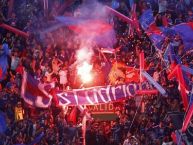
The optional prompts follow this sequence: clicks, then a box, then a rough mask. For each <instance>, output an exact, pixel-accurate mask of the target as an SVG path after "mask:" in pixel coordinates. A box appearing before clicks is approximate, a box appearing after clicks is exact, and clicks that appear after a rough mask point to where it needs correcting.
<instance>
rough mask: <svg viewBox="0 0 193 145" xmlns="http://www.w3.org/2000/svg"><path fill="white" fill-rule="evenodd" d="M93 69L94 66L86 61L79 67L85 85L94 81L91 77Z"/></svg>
mask: <svg viewBox="0 0 193 145" xmlns="http://www.w3.org/2000/svg"><path fill="white" fill-rule="evenodd" d="M92 67H93V66H92V65H91V64H89V63H88V62H86V61H84V62H83V63H82V64H81V65H79V66H78V67H77V70H78V71H77V73H78V75H79V76H80V78H81V80H82V82H83V83H88V82H90V81H92V79H93V78H92V75H91V70H92Z"/></svg>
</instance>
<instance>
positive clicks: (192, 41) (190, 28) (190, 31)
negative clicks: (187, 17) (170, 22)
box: [171, 22, 193, 50]
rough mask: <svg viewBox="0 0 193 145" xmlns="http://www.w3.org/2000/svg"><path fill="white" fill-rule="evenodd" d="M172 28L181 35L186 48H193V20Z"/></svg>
mask: <svg viewBox="0 0 193 145" xmlns="http://www.w3.org/2000/svg"><path fill="white" fill-rule="evenodd" d="M171 29H173V30H174V31H175V32H176V33H178V34H179V35H180V36H181V38H182V40H183V43H184V46H185V50H190V49H192V48H193V37H192V36H193V22H189V23H182V24H179V25H175V26H173V27H172V28H171Z"/></svg>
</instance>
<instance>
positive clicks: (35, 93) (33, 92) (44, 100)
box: [21, 72, 52, 108]
mask: <svg viewBox="0 0 193 145" xmlns="http://www.w3.org/2000/svg"><path fill="white" fill-rule="evenodd" d="M50 89H51V85H50V84H43V83H41V82H40V81H38V80H35V79H34V78H33V77H32V76H31V75H30V74H28V73H27V72H24V74H23V80H22V91H21V96H22V98H23V99H24V101H25V102H26V103H28V104H29V105H31V106H34V107H40V108H46V107H49V106H50V105H51V100H52V96H51V94H50V93H49V91H50Z"/></svg>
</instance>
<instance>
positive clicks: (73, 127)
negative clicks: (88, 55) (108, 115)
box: [0, 0, 193, 145]
mask: <svg viewBox="0 0 193 145" xmlns="http://www.w3.org/2000/svg"><path fill="white" fill-rule="evenodd" d="M100 2H102V3H105V4H111V3H112V5H114V4H115V3H118V5H117V10H118V11H119V12H121V13H123V14H125V15H127V16H130V10H131V6H130V5H129V2H128V1H119V0H117V1H116V0H113V1H107V0H106V1H100ZM62 3H63V1H54V2H52V7H50V13H49V14H48V15H46V16H45V13H44V11H43V4H42V3H41V2H40V1H28V0H26V1H22V2H21V3H17V2H15V5H14V9H15V10H14V9H13V12H12V13H11V15H10V16H8V10H7V9H8V8H9V3H8V4H6V2H4V3H3V5H2V6H1V12H2V18H1V19H2V20H3V22H4V23H7V24H9V25H11V26H13V27H16V28H20V29H23V31H25V32H27V33H29V34H30V37H29V38H28V39H25V38H22V37H21V36H18V35H15V34H13V33H11V32H9V31H7V30H4V29H0V32H1V33H0V44H3V43H7V44H8V45H9V48H10V50H11V53H10V56H9V58H8V62H9V68H8V71H7V74H6V76H5V78H4V79H3V80H1V82H0V111H1V112H3V113H4V115H5V116H6V123H7V129H6V131H5V132H4V133H2V134H0V145H13V144H27V143H30V142H32V141H33V140H34V139H35V138H36V137H37V136H38V135H40V134H41V133H44V136H43V138H42V139H41V141H40V142H39V143H38V144H40V145H71V144H72V145H73V144H74V145H78V144H82V143H83V138H82V133H81V122H82V116H83V114H81V113H79V115H77V123H76V124H75V123H74V122H71V121H70V120H69V119H68V115H69V114H70V111H71V110H72V109H73V108H70V109H68V110H67V111H66V112H65V111H64V110H63V109H62V108H60V107H57V106H55V105H54V104H53V105H52V106H51V107H49V108H47V109H40V108H33V107H29V106H28V105H27V104H26V103H25V102H24V101H23V99H22V98H21V95H20V91H21V83H22V75H23V72H24V70H25V71H27V72H28V73H30V74H31V75H33V76H34V78H35V79H37V80H39V81H42V82H47V83H53V82H54V83H55V87H58V88H60V89H62V90H67V89H71V88H80V86H81V83H80V80H78V79H76V71H75V68H74V65H73V64H74V62H75V61H76V57H75V53H76V50H77V49H78V48H79V45H80V44H79V43H78V42H75V41H74V39H73V38H74V36H75V35H76V34H74V33H73V32H72V30H69V29H68V28H67V27H62V28H59V29H57V30H55V31H54V32H51V33H48V34H47V35H46V36H45V37H44V38H41V37H40V35H38V32H39V30H42V29H43V28H44V27H47V26H49V25H51V24H53V23H54V22H53V20H52V18H53V16H55V15H57V9H58V7H59V6H60V4H62ZM81 3H82V2H81V1H78V0H77V1H75V2H74V4H72V5H71V6H70V7H69V8H67V9H66V10H65V11H64V14H66V13H67V14H68V15H73V12H74V11H75V9H76V8H77V7H78V5H80V4H81ZM136 4H137V8H136V11H137V15H138V16H140V15H141V14H142V12H143V11H144V10H146V9H147V8H151V9H152V10H153V12H154V15H155V22H156V25H157V26H172V25H176V24H179V23H182V22H192V21H193V13H192V10H193V3H192V1H191V0H184V1H183V0H181V1H178V0H157V1H156V0H140V1H139V0H137V1H136ZM45 17H46V18H45ZM114 29H115V31H116V37H117V43H116V45H115V47H117V46H121V49H120V51H118V52H117V54H116V61H118V62H121V63H124V64H125V65H127V66H132V67H136V68H138V67H139V60H138V56H139V53H140V52H141V51H143V52H144V53H145V59H146V63H147V64H146V68H147V72H148V73H149V74H150V75H151V76H153V77H154V79H155V80H156V81H157V82H159V83H160V84H161V85H162V86H163V87H164V88H165V89H166V91H167V97H163V96H162V95H156V96H143V97H141V100H140V101H139V102H137V101H136V99H134V98H131V99H128V100H125V101H124V105H123V106H121V107H119V109H117V110H115V112H116V114H117V119H116V120H114V121H97V120H91V121H88V122H87V129H86V145H121V144H123V145H137V144H141V145H159V144H160V145H161V144H162V145H166V144H168V145H169V144H174V143H173V140H172V138H171V134H172V132H174V131H175V130H177V128H176V127H175V125H174V124H173V122H172V119H171V118H166V116H167V113H168V112H182V113H183V112H184V108H183V104H182V100H181V96H180V93H179V90H178V83H177V81H176V80H168V78H167V74H168V73H169V72H170V71H171V70H170V66H169V65H168V62H165V61H164V59H163V57H162V54H160V52H159V53H158V52H157V51H156V49H155V47H154V45H153V44H152V42H151V41H150V39H149V38H148V36H147V35H146V34H145V33H143V34H141V35H140V36H139V35H138V34H137V33H135V32H134V34H133V35H129V25H127V24H126V23H123V22H122V21H121V20H119V19H116V18H114ZM190 37H191V36H190ZM170 42H173V43H175V44H177V45H176V47H175V53H176V54H177V55H178V56H179V57H180V59H181V62H182V63H183V64H184V65H187V66H189V67H190V68H193V52H192V51H184V45H183V42H182V40H181V39H180V38H179V37H178V36H175V38H168V39H167V40H166V41H165V43H164V44H163V46H165V48H164V47H163V50H165V49H166V47H167V44H168V43H170ZM0 46H1V45H0ZM95 47H96V49H95V50H94V53H95V55H94V57H93V58H92V63H93V71H94V72H95V74H96V76H100V77H101V78H103V79H100V80H98V79H96V80H95V81H94V83H93V84H92V86H93V85H107V84H108V81H107V79H106V75H105V72H104V67H106V66H105V65H104V64H105V63H107V61H108V60H110V61H108V63H112V62H113V60H114V59H115V57H114V55H105V57H104V56H102V55H101V54H100V52H98V51H97V50H98V49H97V47H98V46H95ZM188 78H189V80H190V81H189V84H190V85H191V84H192V82H193V76H191V75H189V76H188ZM141 104H143V105H144V106H143V107H142V105H141ZM115 106H116V104H115ZM115 108H116V107H115ZM182 139H183V140H185V139H184V138H182ZM188 140H189V142H191V141H192V140H191V137H190V138H189V139H188Z"/></svg>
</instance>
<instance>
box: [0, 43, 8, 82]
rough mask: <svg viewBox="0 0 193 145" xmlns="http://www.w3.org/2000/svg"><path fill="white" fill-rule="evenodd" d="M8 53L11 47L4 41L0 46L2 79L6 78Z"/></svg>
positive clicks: (0, 72) (0, 77) (0, 76)
mask: <svg viewBox="0 0 193 145" xmlns="http://www.w3.org/2000/svg"><path fill="white" fill-rule="evenodd" d="M8 55H9V47H8V44H6V43H4V44H3V45H2V47H1V48H0V81H2V80H3V79H4V78H5V75H6V73H7V68H8V60H7V59H8Z"/></svg>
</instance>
